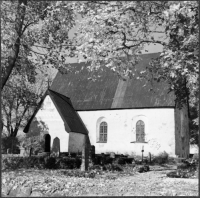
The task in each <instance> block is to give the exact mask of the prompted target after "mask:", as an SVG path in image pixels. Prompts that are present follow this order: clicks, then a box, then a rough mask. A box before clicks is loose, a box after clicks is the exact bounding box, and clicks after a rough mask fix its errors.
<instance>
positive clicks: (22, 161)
mask: <svg viewBox="0 0 200 198" xmlns="http://www.w3.org/2000/svg"><path fill="white" fill-rule="evenodd" d="M80 166H81V159H80V158H69V157H68V158H56V157H44V156H31V157H4V158H3V159H2V169H8V170H14V169H19V168H26V169H29V168H37V169H43V168H47V169H58V168H63V169H74V168H80Z"/></svg>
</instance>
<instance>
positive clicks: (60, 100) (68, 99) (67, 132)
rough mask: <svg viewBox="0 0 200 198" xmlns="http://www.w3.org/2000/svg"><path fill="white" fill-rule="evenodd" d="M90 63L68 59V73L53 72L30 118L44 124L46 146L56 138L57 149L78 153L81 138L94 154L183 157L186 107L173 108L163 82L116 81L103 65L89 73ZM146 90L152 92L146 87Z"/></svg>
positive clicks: (146, 60)
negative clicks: (93, 148)
mask: <svg viewBox="0 0 200 198" xmlns="http://www.w3.org/2000/svg"><path fill="white" fill-rule="evenodd" d="M158 55H159V54H158V53H155V54H143V55H141V56H142V60H141V61H140V62H139V63H138V65H137V68H138V69H139V70H140V69H144V68H145V67H147V66H148V64H149V61H150V60H151V58H155V57H157V56H158ZM88 64H89V63H84V62H83V63H73V64H72V66H73V68H74V69H73V71H72V72H70V73H69V74H61V73H59V72H58V73H57V75H56V77H55V79H54V81H53V83H52V85H51V87H50V89H49V90H48V91H47V93H46V95H45V96H44V98H43V100H42V101H41V103H40V105H39V106H38V109H37V111H36V112H35V113H34V115H33V117H32V118H31V120H30V121H29V124H28V125H27V126H26V128H25V130H24V132H26V133H27V132H28V130H29V129H30V127H31V121H32V120H33V118H34V117H35V118H36V119H37V120H38V121H39V120H42V121H43V122H45V124H46V125H47V126H48V130H49V131H48V133H49V139H48V141H49V142H50V143H49V144H50V150H51V149H52V146H53V141H54V139H55V138H57V139H59V141H60V152H78V151H81V147H82V144H83V139H84V137H86V136H87V137H88V139H89V141H90V144H91V145H94V146H95V152H96V154H101V153H110V152H114V153H116V154H124V155H133V156H134V155H141V150H142V149H143V150H144V156H147V155H148V153H149V152H150V153H151V154H152V155H157V154H159V153H161V152H164V151H165V152H167V153H168V154H169V155H170V156H176V155H178V156H180V157H188V155H189V126H188V124H189V123H188V110H187V108H186V107H184V108H182V109H178V108H176V104H175V100H174V99H175V97H174V94H173V93H172V92H170V93H168V92H169V91H168V88H169V87H168V85H167V84H166V83H165V82H160V83H158V82H156V81H155V82H153V84H147V85H145V84H146V82H145V81H144V80H136V79H135V78H134V79H121V78H119V77H118V76H117V75H116V73H114V72H113V71H111V70H110V69H108V68H105V69H104V70H103V71H102V70H98V71H95V74H96V75H99V76H100V77H99V78H97V79H96V80H95V81H93V80H90V79H89V78H90V77H91V76H92V75H93V74H94V72H93V73H92V72H89V71H88V70H87V69H86V67H87V65H88ZM150 90H151V91H150Z"/></svg>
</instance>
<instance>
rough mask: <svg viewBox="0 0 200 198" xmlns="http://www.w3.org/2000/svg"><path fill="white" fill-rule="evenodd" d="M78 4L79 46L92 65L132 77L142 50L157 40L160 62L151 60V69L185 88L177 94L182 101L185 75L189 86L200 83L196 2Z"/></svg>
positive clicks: (158, 77) (77, 38) (77, 36)
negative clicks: (160, 49) (156, 62)
mask: <svg viewBox="0 0 200 198" xmlns="http://www.w3.org/2000/svg"><path fill="white" fill-rule="evenodd" d="M76 7H77V10H79V11H78V12H79V13H80V14H82V17H83V19H82V20H79V21H77V23H78V25H79V26H78V31H77V32H78V33H77V35H76V37H75V40H76V42H77V45H78V47H77V49H78V50H79V52H80V53H82V55H83V56H85V57H86V59H87V61H91V63H92V64H91V68H90V69H98V68H99V67H100V64H101V62H102V61H103V62H104V64H105V66H106V67H109V68H111V69H112V70H114V71H116V72H117V73H118V74H119V75H121V76H125V77H126V76H129V77H133V76H134V74H135V72H136V71H135V65H136V64H137V62H138V61H139V60H140V58H139V56H138V55H139V54H140V53H141V50H142V49H145V47H146V46H147V44H159V45H162V46H163V53H162V54H161V55H160V57H159V60H160V63H161V64H157V65H156V64H153V65H152V67H150V73H151V72H153V73H154V74H156V76H155V78H156V79H157V80H161V79H163V78H164V80H167V81H168V83H169V84H170V87H171V89H173V90H175V92H176V91H177V92H178V90H181V91H182V92H183V94H181V91H179V92H178V93H177V94H176V96H177V100H178V101H179V102H180V101H181V100H185V95H184V94H185V92H184V91H186V90H185V88H184V83H185V78H186V83H189V84H187V87H188V88H192V89H193V87H192V85H196V86H195V87H196V88H197V87H198V86H197V84H198V82H197V77H198V43H199V41H198V31H199V28H198V3H197V1H193V2H187V1H184V2H168V1H162V2H155V1H148V2H147V1H130V2H127V1H118V2H116V1H112V2H106V1H92V2H85V3H77V4H76ZM152 70H153V71H152ZM143 72H145V71H143ZM145 76H146V74H145ZM179 81H180V82H179ZM177 82H178V83H177ZM175 86H179V89H178V88H177V87H175ZM183 88H184V89H183ZM196 88H195V89H193V90H194V93H191V94H192V95H195V96H196V91H195V90H196ZM186 92H187V91H186Z"/></svg>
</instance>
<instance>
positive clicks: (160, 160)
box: [152, 151, 169, 164]
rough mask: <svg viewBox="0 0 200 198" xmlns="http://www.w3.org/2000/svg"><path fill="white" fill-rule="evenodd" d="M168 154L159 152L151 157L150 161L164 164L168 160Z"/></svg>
mask: <svg viewBox="0 0 200 198" xmlns="http://www.w3.org/2000/svg"><path fill="white" fill-rule="evenodd" d="M168 159H169V155H168V153H166V152H165V151H164V152H161V153H159V154H158V155H157V156H154V157H152V162H153V163H156V164H165V163H167V162H168Z"/></svg>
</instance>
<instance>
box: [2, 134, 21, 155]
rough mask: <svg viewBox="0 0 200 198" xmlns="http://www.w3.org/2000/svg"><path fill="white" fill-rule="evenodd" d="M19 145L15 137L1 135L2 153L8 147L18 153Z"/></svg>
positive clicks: (5, 151)
mask: <svg viewBox="0 0 200 198" xmlns="http://www.w3.org/2000/svg"><path fill="white" fill-rule="evenodd" d="M19 145H20V142H19V140H18V138H17V137H8V136H5V137H2V139H1V146H2V147H1V150H2V152H3V153H7V150H8V149H9V150H10V151H11V152H12V153H14V154H18V153H19Z"/></svg>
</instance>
